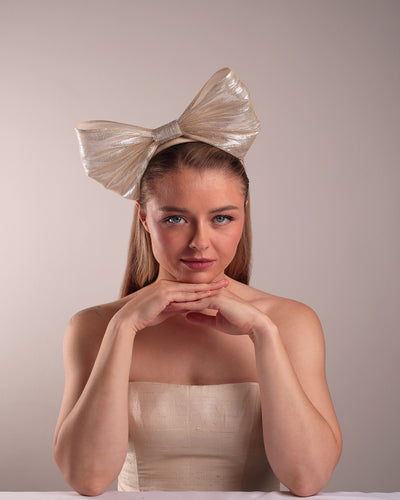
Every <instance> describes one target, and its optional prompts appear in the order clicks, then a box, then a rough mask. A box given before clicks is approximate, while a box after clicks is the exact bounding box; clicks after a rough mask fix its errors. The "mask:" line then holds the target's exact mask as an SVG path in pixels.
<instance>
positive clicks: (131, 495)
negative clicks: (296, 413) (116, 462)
mask: <svg viewBox="0 0 400 500" xmlns="http://www.w3.org/2000/svg"><path fill="white" fill-rule="evenodd" d="M73 498H88V497H81V496H80V495H78V493H75V492H74V491H43V492H42V491H13V492H8V491H3V492H0V500H72V499H73ZM92 498H93V497H92ZM94 498H98V499H99V500H290V499H295V498H298V497H295V496H293V495H291V494H290V493H287V492H275V491H274V492H271V493H264V492H259V491H251V492H239V491H228V492H225V491H216V492H214V491H179V492H175V491H146V492H126V493H125V492H124V493H123V492H118V491H106V492H105V493H103V494H102V495H99V496H98V497H94ZM312 498H314V497H312ZM315 498H316V500H400V492H394V493H377V492H375V493H362V492H356V491H350V492H348V491H338V492H335V493H319V494H318V495H316V497H315Z"/></svg>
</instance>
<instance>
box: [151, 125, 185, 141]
mask: <svg viewBox="0 0 400 500" xmlns="http://www.w3.org/2000/svg"><path fill="white" fill-rule="evenodd" d="M181 136H182V130H181V128H180V126H179V123H178V121H177V120H173V121H172V122H169V123H166V124H165V125H162V126H161V127H158V128H155V129H154V130H153V139H154V142H155V143H156V144H164V143H165V142H168V141H172V140H173V139H177V138H178V137H181Z"/></svg>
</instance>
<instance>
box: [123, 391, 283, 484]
mask: <svg viewBox="0 0 400 500" xmlns="http://www.w3.org/2000/svg"><path fill="white" fill-rule="evenodd" d="M118 490H119V491H132V490H134V491H148V490H162V491H190V490H192V491H279V481H278V480H277V479H276V477H275V476H274V474H273V472H272V470H271V468H270V466H269V464H268V461H267V458H266V456H265V451H264V444H263V438H262V425H261V407H260V394H259V386H258V384H257V383H256V382H244V383H234V384H221V385H175V384H166V383H155V382H130V384H129V446H128V453H127V456H126V460H125V463H124V466H123V468H122V470H121V473H120V475H119V478H118Z"/></svg>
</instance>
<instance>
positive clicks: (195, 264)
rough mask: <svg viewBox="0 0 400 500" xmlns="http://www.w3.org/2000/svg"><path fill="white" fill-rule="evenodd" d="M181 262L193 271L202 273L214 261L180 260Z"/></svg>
mask: <svg viewBox="0 0 400 500" xmlns="http://www.w3.org/2000/svg"><path fill="white" fill-rule="evenodd" d="M181 262H183V263H184V264H185V266H187V267H188V268H189V269H192V270H193V271H202V270H204V269H207V268H209V267H211V266H212V265H213V264H214V262H215V261H214V260H211V259H181Z"/></svg>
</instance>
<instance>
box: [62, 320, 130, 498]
mask: <svg viewBox="0 0 400 500" xmlns="http://www.w3.org/2000/svg"><path fill="white" fill-rule="evenodd" d="M99 314H100V315H101V312H100V313H95V312H92V311H87V312H86V311H84V312H82V313H79V314H78V315H76V316H74V317H73V318H72V320H71V321H70V323H69V325H68V327H67V330H66V334H65V339H64V364H65V390H64V397H63V401H62V405H61V411H60V416H59V419H58V422H57V426H56V431H55V436H54V446H53V448H54V457H55V460H56V462H57V464H58V466H59V468H60V469H61V471H62V473H63V475H64V477H65V479H66V481H67V482H68V483H69V484H70V485H71V486H72V487H73V488H74V489H75V490H76V491H78V492H79V493H81V494H83V495H98V494H100V493H102V492H103V491H105V490H106V489H107V487H108V486H109V485H110V484H111V483H112V482H113V481H114V479H115V478H116V477H117V475H118V474H119V471H120V470H121V467H122V465H123V462H124V459H125V456H126V452H127V444H128V383H129V370H130V364H131V356H132V346H133V341H134V338H135V331H134V330H132V329H129V328H124V326H123V324H121V323H120V322H119V321H118V317H114V318H112V319H111V321H110V322H109V323H108V326H107V328H106V330H105V332H104V327H105V325H106V322H105V319H102V318H101V317H99V316H98V315H99ZM103 333H104V335H103Z"/></svg>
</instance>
